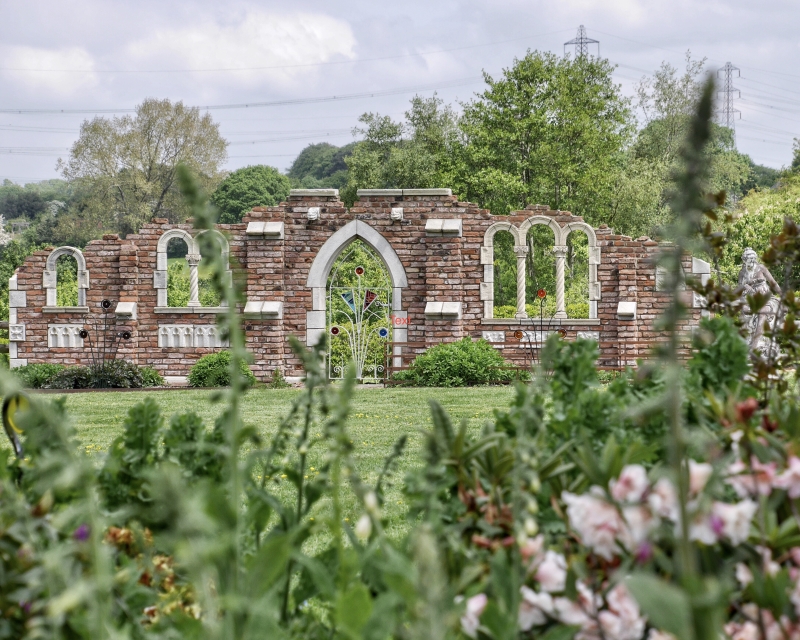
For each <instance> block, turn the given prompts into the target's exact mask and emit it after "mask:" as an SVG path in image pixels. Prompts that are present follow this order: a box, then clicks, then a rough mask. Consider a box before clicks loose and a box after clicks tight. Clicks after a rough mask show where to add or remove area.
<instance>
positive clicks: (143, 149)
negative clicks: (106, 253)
mask: <svg viewBox="0 0 800 640" xmlns="http://www.w3.org/2000/svg"><path fill="white" fill-rule="evenodd" d="M226 148H227V142H226V141H225V139H224V138H223V137H222V136H221V135H220V133H219V125H218V124H216V123H215V122H214V121H213V120H212V119H211V116H210V115H208V114H205V115H201V114H200V110H199V109H197V108H193V107H186V106H184V105H183V103H182V102H177V103H175V104H173V103H171V102H170V101H169V100H155V99H148V100H145V101H144V102H143V103H142V104H140V105H139V106H138V107H137V108H136V114H135V115H134V116H123V117H121V118H116V117H115V118H112V119H107V118H94V119H93V120H87V121H84V123H83V124H82V125H81V132H80V136H79V138H78V140H77V141H76V142H75V144H73V145H72V149H71V150H70V155H69V158H68V159H67V160H66V161H63V160H60V159H59V163H58V167H59V169H60V170H61V172H62V174H63V175H64V177H65V178H66V179H67V180H70V181H80V182H83V183H85V184H86V186H87V190H88V194H87V197H86V199H85V200H84V203H83V209H84V211H83V215H84V216H88V217H89V218H97V219H100V220H104V221H105V224H101V226H105V227H116V228H117V229H118V230H119V231H121V232H122V233H128V232H132V231H136V230H138V228H139V227H140V226H141V225H142V224H144V223H146V222H149V221H150V220H151V219H152V218H154V217H158V216H162V217H166V218H169V219H170V221H172V222H179V221H181V220H182V219H183V218H184V217H185V216H186V215H187V214H188V209H187V208H186V205H185V204H184V203H183V200H182V198H181V196H180V193H179V191H178V188H177V185H176V183H175V179H176V170H177V167H178V165H179V164H185V165H187V166H188V167H189V168H190V169H191V170H192V171H193V172H194V173H195V174H196V175H197V177H198V179H199V180H200V182H201V184H202V186H203V187H204V188H205V189H206V190H207V191H212V190H213V187H214V186H215V185H216V184H217V182H218V181H219V166H220V164H221V163H222V162H223V161H224V160H225V159H226V157H227V151H226ZM107 217H108V219H107ZM100 231H102V229H101V230H100Z"/></svg>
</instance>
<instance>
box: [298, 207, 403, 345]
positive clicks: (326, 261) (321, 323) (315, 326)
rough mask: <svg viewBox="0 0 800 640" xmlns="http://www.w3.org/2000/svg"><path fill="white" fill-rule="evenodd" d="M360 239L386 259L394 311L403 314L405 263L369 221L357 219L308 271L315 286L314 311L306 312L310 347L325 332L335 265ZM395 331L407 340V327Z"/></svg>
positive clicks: (321, 252)
mask: <svg viewBox="0 0 800 640" xmlns="http://www.w3.org/2000/svg"><path fill="white" fill-rule="evenodd" d="M356 238H359V239H361V240H363V241H364V242H365V243H366V244H368V245H369V246H370V247H371V248H372V249H373V250H374V251H375V253H377V254H378V255H379V256H380V257H381V260H383V263H384V264H385V265H386V268H387V270H388V271H389V277H390V278H391V279H392V288H393V293H392V312H393V313H394V315H396V316H397V315H402V314H403V312H402V309H403V300H402V293H403V289H404V288H406V287H407V286H408V279H407V278H406V270H405V268H404V267H403V263H402V262H400V258H399V257H398V256H397V253H396V252H395V250H394V249H393V248H392V245H391V244H389V242H388V241H387V240H386V238H384V237H383V236H382V235H381V234H380V233H378V232H377V231H376V230H375V229H373V228H372V227H370V226H369V225H368V224H367V223H366V222H363V221H361V220H353V221H352V222H348V223H347V224H346V225H345V226H343V227H342V228H341V229H339V230H338V231H337V232H336V233H334V234H333V235H332V236H331V237H330V238H328V239H327V240H326V241H325V244H323V245H322V247H321V248H320V250H319V251H318V252H317V255H316V257H315V258H314V262H313V263H312V264H311V268H310V269H309V271H308V279H307V280H306V286H307V287H309V288H310V289H311V311H308V312H306V344H308V345H309V346H310V345H314V344H317V342H318V341H319V338H320V336H321V334H322V333H324V331H325V323H326V317H325V314H326V288H327V284H328V274H329V273H330V271H331V267H332V266H333V263H334V262H335V261H336V258H338V257H339V254H340V253H341V252H342V251H343V250H344V249H345V247H347V245H348V244H350V243H351V242H352V241H353V240H355V239H356ZM394 332H395V340H397V341H398V342H404V341H405V332H406V329H405V328H402V329H401V328H396V329H395V330H394Z"/></svg>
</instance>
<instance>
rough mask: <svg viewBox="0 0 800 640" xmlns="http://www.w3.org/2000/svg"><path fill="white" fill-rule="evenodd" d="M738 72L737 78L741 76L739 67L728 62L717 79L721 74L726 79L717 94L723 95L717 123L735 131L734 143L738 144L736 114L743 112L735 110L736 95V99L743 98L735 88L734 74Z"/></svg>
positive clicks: (718, 72) (719, 71)
mask: <svg viewBox="0 0 800 640" xmlns="http://www.w3.org/2000/svg"><path fill="white" fill-rule="evenodd" d="M734 71H735V72H736V75H737V77H738V76H739V69H738V67H734V66H733V65H732V64H731V63H730V62H726V63H725V66H724V67H722V69H718V70H717V77H718V78H719V77H720V75H721V74H724V76H722V77H723V78H724V79H723V81H722V88H721V89H717V93H721V94H722V101H721V104H720V106H719V107H718V108H717V121H718V122H719V124H721V125H722V126H723V127H728V128H729V129H730V130H731V131H733V142H734V144H736V124H735V122H736V114H737V113H738V114H740V117H741V113H742V112H741V111H739V110H738V109H734V108H733V99H734V95H733V94H734V93H735V94H738V95H736V96H735V97H737V98H741V97H742V93H741V91H739V89H737V88H736V87H734V86H733V72H734Z"/></svg>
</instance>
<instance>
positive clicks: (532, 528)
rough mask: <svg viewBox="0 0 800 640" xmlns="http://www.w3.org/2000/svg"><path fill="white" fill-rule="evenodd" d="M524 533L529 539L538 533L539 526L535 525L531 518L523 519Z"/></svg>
mask: <svg viewBox="0 0 800 640" xmlns="http://www.w3.org/2000/svg"><path fill="white" fill-rule="evenodd" d="M525 533H527V534H528V535H529V536H531V537H533V536H535V535H536V534H537V533H539V525H537V524H536V520H534V519H533V518H525Z"/></svg>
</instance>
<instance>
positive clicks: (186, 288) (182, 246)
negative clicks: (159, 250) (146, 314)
mask: <svg viewBox="0 0 800 640" xmlns="http://www.w3.org/2000/svg"><path fill="white" fill-rule="evenodd" d="M188 253H189V247H188V246H187V244H186V241H185V240H184V239H183V238H180V237H174V238H170V240H169V243H168V244H167V306H168V307H186V306H188V304H189V293H190V282H189V264H188V263H187V262H186V256H187V254H188Z"/></svg>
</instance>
